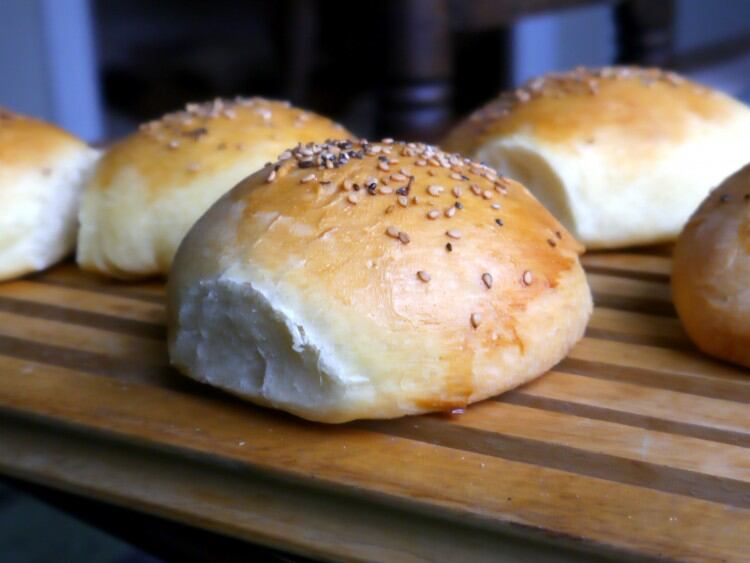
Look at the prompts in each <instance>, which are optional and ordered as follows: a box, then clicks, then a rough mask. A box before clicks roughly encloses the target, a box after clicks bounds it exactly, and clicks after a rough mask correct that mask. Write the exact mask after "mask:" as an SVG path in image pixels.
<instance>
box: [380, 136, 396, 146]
mask: <svg viewBox="0 0 750 563" xmlns="http://www.w3.org/2000/svg"><path fill="white" fill-rule="evenodd" d="M382 143H383V144H384V145H392V144H393V139H391V138H390V137H386V138H385V139H383V140H382Z"/></svg>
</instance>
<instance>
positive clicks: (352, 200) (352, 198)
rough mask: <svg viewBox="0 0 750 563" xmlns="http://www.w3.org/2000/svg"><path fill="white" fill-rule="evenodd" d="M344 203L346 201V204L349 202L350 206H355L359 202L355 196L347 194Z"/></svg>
mask: <svg viewBox="0 0 750 563" xmlns="http://www.w3.org/2000/svg"><path fill="white" fill-rule="evenodd" d="M346 201H348V202H349V203H351V204H352V205H357V202H358V201H359V200H358V199H357V196H356V195H354V194H349V195H348V196H346Z"/></svg>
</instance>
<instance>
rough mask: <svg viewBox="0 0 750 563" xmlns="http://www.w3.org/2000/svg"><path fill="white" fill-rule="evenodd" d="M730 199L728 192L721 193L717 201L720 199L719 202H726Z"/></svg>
mask: <svg viewBox="0 0 750 563" xmlns="http://www.w3.org/2000/svg"><path fill="white" fill-rule="evenodd" d="M730 199H732V198H731V197H729V194H723V195H722V196H721V197H720V198H719V201H720V202H721V203H726V202H728V201H729V200H730Z"/></svg>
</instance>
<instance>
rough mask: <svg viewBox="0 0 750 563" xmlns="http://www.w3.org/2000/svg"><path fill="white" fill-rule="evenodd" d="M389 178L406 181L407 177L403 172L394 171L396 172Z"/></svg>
mask: <svg viewBox="0 0 750 563" xmlns="http://www.w3.org/2000/svg"><path fill="white" fill-rule="evenodd" d="M391 180H393V181H394V182H406V180H408V178H407V177H406V176H404V175H403V174H398V173H396V174H391Z"/></svg>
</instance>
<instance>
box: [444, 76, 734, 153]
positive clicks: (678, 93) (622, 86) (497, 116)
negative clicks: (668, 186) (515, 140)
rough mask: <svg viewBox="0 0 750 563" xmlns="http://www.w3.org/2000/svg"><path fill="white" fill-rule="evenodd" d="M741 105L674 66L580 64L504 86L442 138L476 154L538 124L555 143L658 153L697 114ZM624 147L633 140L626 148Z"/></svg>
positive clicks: (712, 115)
mask: <svg viewBox="0 0 750 563" xmlns="http://www.w3.org/2000/svg"><path fill="white" fill-rule="evenodd" d="M736 112H740V113H742V114H747V113H748V108H747V106H745V105H744V104H742V103H741V102H739V101H737V100H735V99H733V98H731V97H729V96H727V95H725V94H722V93H721V92H718V91H716V90H712V89H710V88H707V87H704V86H701V85H699V84H696V83H695V82H691V81H689V80H687V79H685V78H683V77H682V76H680V75H678V74H675V73H673V72H667V71H664V70H661V69H657V68H640V67H604V68H599V69H586V68H577V69H575V70H573V71H570V72H564V73H553V74H548V75H545V76H541V77H538V78H535V79H533V80H530V81H528V82H527V83H526V84H524V85H523V86H522V87H520V88H518V89H516V90H511V91H508V92H504V93H503V94H501V95H500V96H499V97H498V98H496V99H495V100H493V101H491V102H489V103H488V104H486V105H485V106H483V107H482V108H480V109H479V110H477V111H476V112H474V113H473V114H471V115H470V116H469V117H468V118H467V119H465V120H464V121H463V122H462V123H461V124H460V125H459V126H458V127H456V128H455V129H454V130H453V131H452V132H451V134H450V135H449V136H448V137H447V138H446V139H445V141H444V143H443V144H444V146H445V148H446V149H448V150H452V151H458V152H461V153H463V154H472V152H473V151H474V150H475V149H476V148H477V147H478V146H480V145H482V144H484V143H485V142H486V141H487V140H488V139H492V138H494V137H505V136H509V135H513V134H515V133H519V132H531V133H533V135H534V137H535V138H536V139H538V140H539V141H540V142H543V143H548V144H553V145H564V144H566V143H570V142H571V141H575V144H574V145H575V146H577V144H578V142H580V141H584V142H585V141H586V139H589V141H590V142H591V143H594V142H595V141H596V142H597V143H602V142H604V143H606V144H607V145H610V146H612V147H615V150H613V151H612V154H611V157H612V159H622V158H627V159H628V161H632V160H634V159H639V158H642V159H651V160H653V159H656V158H658V156H659V154H658V153H659V150H669V149H670V148H671V147H672V146H674V144H675V143H679V142H682V141H683V140H684V137H685V136H687V135H689V134H690V133H691V132H692V130H691V125H692V124H693V121H695V120H704V121H716V122H722V121H726V120H729V119H731V118H732V117H733V116H734V115H735V113H736ZM617 147H627V148H628V150H627V153H625V152H623V151H622V150H617ZM573 148H574V146H571V149H573ZM654 151H656V153H655V152H654Z"/></svg>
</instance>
